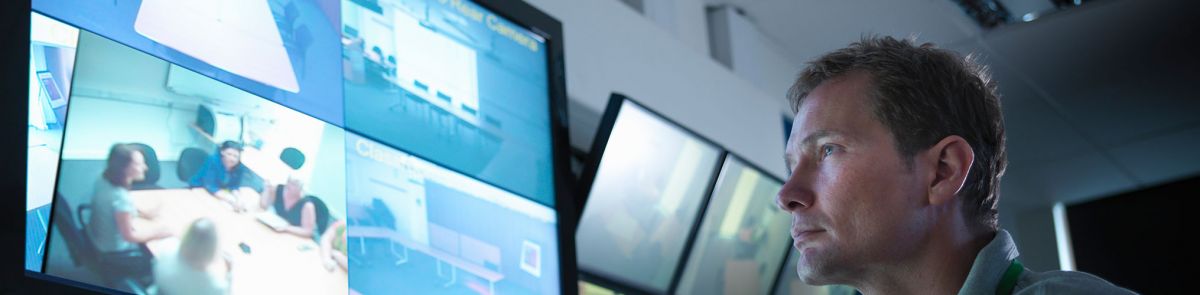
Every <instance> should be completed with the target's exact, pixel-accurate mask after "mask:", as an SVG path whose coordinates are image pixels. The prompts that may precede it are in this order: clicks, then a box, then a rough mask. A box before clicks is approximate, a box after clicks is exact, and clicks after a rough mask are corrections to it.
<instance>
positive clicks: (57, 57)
mask: <svg viewBox="0 0 1200 295" xmlns="http://www.w3.org/2000/svg"><path fill="white" fill-rule="evenodd" d="M29 33H30V34H29V37H30V40H29V133H28V134H29V152H28V155H29V159H28V163H26V165H27V166H26V169H27V170H26V174H25V175H26V189H25V196H26V202H25V269H26V270H31V271H41V269H42V255H43V254H45V253H46V232H47V231H48V230H49V228H50V200H51V199H52V198H53V196H54V177H55V175H57V173H58V154H59V151H60V149H61V148H62V136H63V126H64V124H65V123H66V115H67V98H68V97H70V96H71V74H72V72H73V71H74V69H75V47H76V42H77V41H78V39H79V29H76V28H75V27H72V26H70V25H67V24H64V23H61V22H58V21H56V20H53V19H50V18H48V17H46V16H44V15H41V14H38V13H33V14H32V15H31V16H30V32H29Z"/></svg>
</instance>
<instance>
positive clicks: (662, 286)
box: [575, 94, 722, 293]
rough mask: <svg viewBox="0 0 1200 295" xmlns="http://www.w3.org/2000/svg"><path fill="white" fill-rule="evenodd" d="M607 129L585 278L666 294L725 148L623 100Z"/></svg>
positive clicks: (582, 264)
mask: <svg viewBox="0 0 1200 295" xmlns="http://www.w3.org/2000/svg"><path fill="white" fill-rule="evenodd" d="M600 128H601V129H600V132H599V133H598V135H597V140H596V143H595V144H594V147H593V148H592V153H593V155H596V156H595V158H593V163H591V164H590V166H589V167H588V168H587V170H586V171H585V172H584V189H586V192H587V194H586V195H587V200H586V206H585V207H584V208H583V213H582V216H581V219H580V221H579V226H578V231H577V233H576V235H575V239H576V248H577V249H578V250H577V255H578V262H579V269H580V272H581V273H586V274H588V275H592V276H596V277H602V278H604V279H606V280H608V281H612V282H615V283H618V284H622V285H626V286H627V287H631V288H636V289H639V290H643V291H644V292H652V293H665V292H667V291H668V289H669V287H670V286H671V284H672V281H673V280H674V279H675V276H676V273H677V269H678V267H679V265H680V262H681V261H682V259H683V254H684V250H685V249H686V247H685V246H686V244H687V242H688V240H689V239H690V237H691V235H692V232H694V229H695V227H696V226H695V225H696V223H697V218H698V217H699V214H700V212H701V209H702V207H703V205H704V203H705V200H706V199H707V197H708V194H709V189H710V187H711V184H712V181H713V176H714V175H715V174H716V171H717V168H719V165H720V161H721V159H722V158H721V153H722V150H721V149H720V148H719V147H717V146H716V145H715V144H713V143H712V142H710V141H708V140H706V139H704V138H702V137H700V136H698V135H697V134H695V133H692V132H691V131H688V130H687V129H685V128H683V127H682V126H680V125H678V124H676V123H674V122H672V121H670V120H668V119H666V118H665V117H662V116H661V115H659V114H657V113H655V112H653V111H650V110H649V109H647V108H645V107H644V106H642V105H641V104H638V103H636V102H634V101H633V100H631V99H629V98H627V97H625V96H623V95H620V94H614V95H613V96H612V97H611V99H610V100H609V104H608V109H607V111H606V113H605V116H604V118H603V119H602V121H601V127H600Z"/></svg>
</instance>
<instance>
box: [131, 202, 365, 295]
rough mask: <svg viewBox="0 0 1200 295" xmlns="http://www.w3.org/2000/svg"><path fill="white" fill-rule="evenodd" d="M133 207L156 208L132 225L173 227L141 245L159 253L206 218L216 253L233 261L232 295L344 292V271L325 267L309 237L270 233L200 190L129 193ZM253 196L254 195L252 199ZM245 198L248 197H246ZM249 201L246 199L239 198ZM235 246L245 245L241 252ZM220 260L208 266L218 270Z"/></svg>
mask: <svg viewBox="0 0 1200 295" xmlns="http://www.w3.org/2000/svg"><path fill="white" fill-rule="evenodd" d="M130 195H131V198H132V199H133V202H134V205H135V206H137V207H138V208H142V209H147V208H156V207H157V208H158V210H159V212H158V216H156V218H155V219H154V220H153V221H148V220H138V221H137V223H135V227H137V226H139V225H141V226H146V223H148V222H155V223H161V224H165V225H167V226H169V227H170V228H172V229H174V231H175V234H176V235H175V237H173V238H169V239H164V240H156V241H151V242H149V243H147V244H146V246H147V248H149V249H150V251H151V252H154V253H160V252H162V251H165V250H167V249H170V247H174V246H175V245H177V244H178V242H179V239H180V238H182V236H183V234H184V233H185V232H186V230H187V227H188V226H189V225H191V223H192V221H194V220H196V219H198V218H201V217H207V218H209V219H210V220H212V221H213V222H214V223H215V224H216V226H217V235H218V237H219V239H220V241H219V247H220V249H221V250H222V251H223V252H225V253H227V254H229V255H230V258H231V260H232V261H233V270H232V271H233V281H232V286H231V287H230V291H231V293H233V294H346V292H347V288H348V276H347V273H346V271H345V270H343V269H341V268H339V267H335V268H334V271H328V270H326V269H325V267H324V264H323V263H322V261H321V258H320V247H319V245H318V244H317V243H316V242H314V241H313V240H312V239H306V238H301V237H298V236H295V235H291V234H287V233H280V232H275V231H274V230H272V229H271V228H269V227H267V226H266V225H264V224H262V223H260V222H258V220H256V219H255V218H254V214H255V213H256V212H254V211H251V212H246V213H235V212H233V210H232V208H231V207H230V206H229V205H227V204H225V203H223V202H221V201H218V200H217V199H216V198H214V197H212V196H211V195H209V194H208V193H207V192H205V191H204V190H203V189H167V190H144V191H134V192H131V193H130ZM254 196H257V195H254ZM246 197H251V196H246ZM245 201H249V200H245ZM239 243H246V245H248V246H250V253H249V254H246V253H243V252H242V251H241V249H240V248H239V247H238V244H239ZM221 263H222V262H221V261H220V260H219V259H218V260H216V261H214V265H213V268H214V269H221V270H223V269H224V267H223V266H221V265H222V264H221Z"/></svg>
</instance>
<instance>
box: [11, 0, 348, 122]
mask: <svg viewBox="0 0 1200 295" xmlns="http://www.w3.org/2000/svg"><path fill="white" fill-rule="evenodd" d="M32 7H33V10H34V11H37V12H40V13H43V14H45V15H47V16H51V17H53V18H55V19H58V20H61V21H63V22H66V23H70V24H74V25H76V26H78V27H79V28H81V29H84V30H88V31H91V32H93V33H96V34H99V35H101V36H105V37H107V38H109V39H112V40H115V41H117V42H119V43H122V44H125V45H128V46H130V47H133V48H135V49H137V50H140V51H143V52H147V53H150V54H151V55H153V56H157V57H159V58H162V59H165V60H167V61H168V62H171V63H173V64H176V65H179V66H182V67H184V68H187V69H189V70H192V71H195V72H198V73H201V74H202V75H204V76H208V77H212V78H215V79H217V80H218V81H221V82H224V83H228V84H231V85H233V86H235V87H236V88H239V89H242V90H245V91H248V92H250V93H253V94H255V95H258V96H261V97H266V98H268V99H270V100H272V101H275V102H278V103H282V104H284V105H287V106H289V107H291V108H294V109H297V110H300V111H302V112H304V113H307V114H310V115H312V116H314V117H317V118H319V119H322V120H325V121H327V122H330V123H332V124H334V125H339V126H340V125H341V124H342V120H343V110H342V99H341V97H342V87H341V86H342V83H341V72H342V71H341V69H342V64H341V62H340V59H339V58H338V56H339V53H340V52H341V43H339V42H338V36H339V34H338V27H339V23H340V19H339V17H340V15H339V13H338V12H339V10H338V8H339V7H338V3H337V2H336V1H329V0H140V1H138V0H132V1H127V0H122V1H74V0H35V1H33V2H32Z"/></svg>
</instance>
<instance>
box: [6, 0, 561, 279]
mask: <svg viewBox="0 0 1200 295" xmlns="http://www.w3.org/2000/svg"><path fill="white" fill-rule="evenodd" d="M473 2H474V3H476V4H478V5H480V6H483V7H484V8H486V9H488V10H490V11H491V12H493V13H495V14H497V15H499V16H501V17H504V18H505V19H507V20H508V21H511V22H513V23H515V24H517V25H520V26H523V27H524V28H526V29H528V30H529V31H531V32H533V33H535V34H538V35H540V36H541V37H542V38H543V39H544V40H545V43H544V44H545V48H546V65H547V80H548V81H547V85H548V89H547V91H548V97H549V104H548V106H549V107H548V110H547V111H548V112H550V116H549V117H550V122H549V128H550V130H549V132H550V135H551V160H552V163H553V165H552V169H553V175H554V193H555V197H554V199H555V204H554V206H553V208H554V210H555V212H556V213H557V215H558V216H557V221H558V222H557V230H556V232H557V234H558V253H559V257H558V261H559V285H560V290H559V292H560V293H565V294H574V293H578V281H577V277H578V276H577V273H576V271H575V270H576V269H577V268H576V266H575V265H576V263H575V223H576V222H577V220H578V217H577V215H578V214H577V213H576V211H575V209H576V206H575V192H576V190H575V188H574V187H575V178H574V175H573V174H572V173H571V170H570V158H569V157H570V144H569V140H568V137H567V136H568V133H567V122H568V120H567V91H566V70H565V58H564V46H563V44H564V42H563V30H562V23H561V22H560V21H559V20H557V19H555V18H554V17H552V16H550V15H549V14H547V13H545V12H543V11H541V10H539V9H538V8H535V7H533V6H532V5H530V4H528V3H525V2H523V1H520V0H474V1H473ZM8 5H9V7H7V8H6V9H3V10H2V11H4V13H5V15H4V17H3V18H2V19H3V20H2V21H0V22H3V24H4V25H3V28H4V29H3V36H4V37H2V38H4V39H6V41H7V42H5V43H6V44H28V43H27V42H30V31H29V30H30V18H31V17H30V13H32V12H34V11H33V10H32V1H31V0H19V1H16V2H15V3H9V4H8ZM340 5H341V4H340V1H339V11H340V9H341V6H340ZM4 48H5V49H4V52H3V57H2V58H0V60H2V61H3V62H2V63H0V68H2V69H4V71H3V72H0V73H2V74H0V81H4V82H0V85H2V86H0V87H2V88H0V90H3V91H4V93H18V94H24V96H19V97H26V96H28V93H27V91H28V90H27V89H26V86H27V85H25V84H26V83H25V82H27V80H28V73H27V72H26V71H27V70H28V62H29V48H28V46H4ZM342 99H345V98H344V97H343V98H342ZM28 109H29V104H28V101H27V100H25V99H16V102H14V103H12V104H10V107H9V108H5V110H6V112H7V113H8V114H6V115H5V116H0V117H3V118H5V119H6V120H7V121H8V122H7V123H6V124H5V125H4V126H7V127H6V128H8V129H6V131H5V134H6V135H8V136H7V137H9V138H17V140H16V143H15V144H11V145H5V148H6V149H8V150H7V153H6V154H8V155H15V156H16V158H17V159H19V160H20V162H21V163H27V162H28V155H27V147H26V145H27V144H28V137H27V135H26V134H25V133H26V130H25V129H26V128H27V127H25V126H26V125H28V120H29V117H28ZM343 128H344V127H343ZM7 166H8V167H9V168H8V169H7V170H6V171H5V172H4V174H5V175H12V176H14V177H4V178H3V179H4V180H3V182H2V183H3V188H4V190H5V191H19V192H24V191H25V190H26V183H25V181H26V178H27V175H25V172H26V171H25V168H26V165H7ZM14 199H18V201H15V204H13V203H10V204H13V205H15V206H3V207H8V208H9V209H10V210H11V212H10V213H9V214H3V215H4V216H8V217H9V218H11V220H10V221H9V222H8V223H7V224H19V225H20V226H9V227H4V228H5V229H6V230H5V231H4V235H3V236H4V237H8V238H9V239H11V240H21V241H24V239H25V233H24V230H25V222H24V218H23V217H24V216H25V215H24V213H25V212H24V210H23V209H21V208H25V203H26V198H23V197H19V198H14ZM10 202H11V201H10ZM5 244H6V245H8V244H11V245H8V246H9V247H11V248H10V249H5V250H0V251H3V252H4V253H6V254H7V256H4V257H9V258H6V259H4V260H3V261H4V262H6V263H3V264H4V265H13V266H16V265H21V267H19V268H17V267H11V268H8V267H4V268H3V269H4V270H5V272H0V273H3V274H4V275H0V277H3V278H5V280H6V282H5V283H4V284H0V286H5V287H4V288H0V291H4V293H7V292H9V291H10V290H9V289H8V288H9V287H10V286H11V287H13V288H16V289H14V290H11V291H13V292H17V291H22V292H29V291H37V292H42V291H46V292H54V293H59V292H71V291H74V292H78V291H80V289H76V288H83V289H85V290H90V291H97V292H111V291H112V290H109V289H98V288H95V287H92V286H90V285H87V284H82V283H77V282H74V281H70V280H66V279H59V278H56V277H53V276H50V275H46V274H44V273H40V272H35V271H27V270H25V269H24V267H23V265H24V263H23V261H24V259H25V258H24V254H25V250H24V243H5ZM10 262H11V263H10ZM18 262H20V263H18ZM9 271H11V273H9ZM8 279H12V280H13V281H14V282H13V283H11V284H10V283H8V282H7V280H8Z"/></svg>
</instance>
